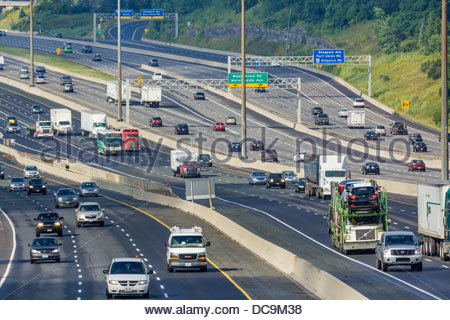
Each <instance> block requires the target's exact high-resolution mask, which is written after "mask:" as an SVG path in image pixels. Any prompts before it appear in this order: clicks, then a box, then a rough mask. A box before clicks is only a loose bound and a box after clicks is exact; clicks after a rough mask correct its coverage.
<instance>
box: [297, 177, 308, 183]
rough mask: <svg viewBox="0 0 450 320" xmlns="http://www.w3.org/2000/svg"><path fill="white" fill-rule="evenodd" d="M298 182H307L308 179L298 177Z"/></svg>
mask: <svg viewBox="0 0 450 320" xmlns="http://www.w3.org/2000/svg"><path fill="white" fill-rule="evenodd" d="M297 183H299V184H305V183H306V179H305V178H300V179H298V182H297Z"/></svg>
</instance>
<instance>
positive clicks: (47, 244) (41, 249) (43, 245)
mask: <svg viewBox="0 0 450 320" xmlns="http://www.w3.org/2000/svg"><path fill="white" fill-rule="evenodd" d="M28 246H29V247H30V263H35V262H36V261H44V260H55V261H56V262H60V261H61V256H60V254H59V247H60V246H61V243H58V241H57V240H56V239H55V238H52V237H46V238H36V239H34V241H33V243H32V244H29V245H28Z"/></svg>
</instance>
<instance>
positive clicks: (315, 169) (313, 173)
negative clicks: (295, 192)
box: [304, 155, 347, 199]
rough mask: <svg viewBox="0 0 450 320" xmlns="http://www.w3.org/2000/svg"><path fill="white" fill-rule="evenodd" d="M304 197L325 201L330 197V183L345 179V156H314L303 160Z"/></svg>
mask: <svg viewBox="0 0 450 320" xmlns="http://www.w3.org/2000/svg"><path fill="white" fill-rule="evenodd" d="M304 169H305V178H306V184H305V195H306V196H307V197H311V196H313V197H314V196H315V197H317V198H322V199H325V197H328V196H330V197H331V182H336V183H339V182H341V181H342V180H345V179H346V178H347V156H345V155H316V156H311V157H307V158H305V164H304Z"/></svg>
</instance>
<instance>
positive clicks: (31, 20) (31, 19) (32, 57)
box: [30, 0, 34, 87]
mask: <svg viewBox="0 0 450 320" xmlns="http://www.w3.org/2000/svg"><path fill="white" fill-rule="evenodd" d="M30 74H31V77H30V87H34V47H33V0H30Z"/></svg>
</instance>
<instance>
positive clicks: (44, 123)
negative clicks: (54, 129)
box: [38, 121, 52, 127]
mask: <svg viewBox="0 0 450 320" xmlns="http://www.w3.org/2000/svg"><path fill="white" fill-rule="evenodd" d="M51 125H52V123H51V122H50V121H39V122H38V126H40V127H51Z"/></svg>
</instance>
